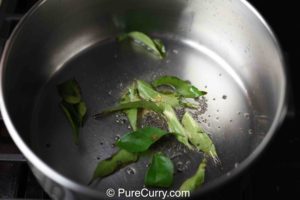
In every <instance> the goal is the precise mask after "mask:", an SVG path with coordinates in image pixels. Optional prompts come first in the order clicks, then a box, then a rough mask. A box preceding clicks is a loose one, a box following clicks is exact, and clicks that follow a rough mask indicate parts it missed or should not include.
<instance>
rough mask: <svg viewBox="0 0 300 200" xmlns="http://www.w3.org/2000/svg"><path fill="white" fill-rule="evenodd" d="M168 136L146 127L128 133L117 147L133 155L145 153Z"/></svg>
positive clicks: (159, 130)
mask: <svg viewBox="0 0 300 200" xmlns="http://www.w3.org/2000/svg"><path fill="white" fill-rule="evenodd" d="M166 134H168V133H167V132H165V131H164V130H161V129H159V128H154V127H146V128H142V129H139V130H137V131H135V132H131V133H127V134H126V135H124V136H123V137H122V138H121V139H120V140H119V141H118V142H117V146H118V147H120V148H122V149H125V150H127V151H129V152H132V153H136V152H143V151H146V150H147V149H148V148H149V147H150V146H151V145H152V144H153V143H155V142H156V141H157V140H159V139H160V138H161V137H162V136H164V135H166Z"/></svg>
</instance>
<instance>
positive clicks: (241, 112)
mask: <svg viewBox="0 0 300 200" xmlns="http://www.w3.org/2000/svg"><path fill="white" fill-rule="evenodd" d="M132 30H138V31H142V32H145V33H148V34H150V35H151V36H155V37H158V38H160V39H162V41H163V42H164V44H165V45H166V48H167V50H168V53H167V58H166V59H164V60H162V61H161V60H158V59H156V58H155V57H153V56H152V55H151V54H148V53H145V52H144V51H143V50H141V49H137V48H132V47H130V46H128V45H124V44H119V43H117V42H116V41H115V38H116V36H117V35H119V34H120V33H122V32H126V31H132ZM0 73H1V76H0V79H1V80H0V84H1V87H0V88H1V89H0V91H1V95H0V96H1V98H0V105H1V112H2V115H3V119H4V121H5V124H6V126H7V128H8V130H9V132H10V134H11V136H12V138H13V140H14V141H15V143H16V144H17V146H18V147H19V148H20V150H21V151H22V153H23V154H24V155H25V157H26V158H27V160H28V163H29V164H30V166H31V169H32V171H33V172H34V174H35V175H36V177H37V179H38V180H39V182H40V183H41V185H42V186H43V188H44V189H45V190H46V191H47V192H48V193H49V194H50V196H51V197H52V198H53V199H100V198H106V195H105V190H106V189H107V188H114V189H117V188H119V187H123V188H125V189H140V188H142V186H143V178H141V177H143V176H144V173H145V170H146V164H147V160H145V159H144V160H142V161H141V162H138V163H135V164H132V165H130V166H129V167H131V168H134V171H135V173H133V174H132V173H127V171H128V168H124V169H122V170H120V171H119V172H117V173H115V174H114V175H112V176H109V177H107V178H105V179H103V180H102V181H100V182H98V183H96V184H94V185H93V186H91V187H89V186H87V182H88V180H89V179H90V177H91V175H92V173H93V170H94V168H95V166H96V164H97V162H98V161H99V160H101V159H104V158H106V157H108V156H109V155H111V154H112V152H114V151H115V150H116V148H115V147H113V146H112V144H113V142H114V138H115V137H116V136H117V135H122V134H123V133H124V132H126V131H127V126H125V125H120V124H116V123H115V116H110V117H107V118H105V119H103V120H101V121H96V120H94V119H93V118H89V119H88V120H87V122H86V125H85V126H84V128H83V130H82V131H81V133H80V144H79V146H76V145H74V144H73V142H72V139H71V128H70V125H69V124H68V122H67V121H66V119H65V117H64V115H63V114H62V112H61V110H60V109H59V107H58V103H59V96H58V95H57V91H56V85H57V84H58V83H60V82H62V81H65V80H67V79H69V78H73V77H75V78H76V79H77V80H78V82H79V83H80V85H81V88H82V93H83V97H84V100H85V101H86V103H87V106H88V108H89V114H94V113H96V112H97V111H99V110H102V109H104V108H106V107H107V106H112V105H113V104H114V103H116V101H117V99H118V98H119V96H120V92H121V91H122V89H123V88H124V87H126V86H127V85H128V84H129V83H130V82H131V81H132V80H133V79H136V78H139V79H146V80H151V79H152V78H153V77H155V76H159V75H176V76H179V77H181V78H184V79H188V80H190V81H191V82H192V83H193V84H195V85H196V86H198V87H199V88H201V89H205V90H207V91H208V95H207V105H208V108H207V111H206V113H205V114H203V115H202V116H201V117H202V118H203V121H204V122H203V123H202V125H203V127H204V128H205V129H206V130H207V131H208V132H209V133H210V134H211V136H212V138H213V141H214V142H215V144H216V148H217V151H218V153H219V156H220V160H221V162H222V164H221V166H218V167H214V166H213V164H212V163H211V162H210V163H209V167H208V170H207V179H206V183H205V185H204V186H203V187H202V188H201V189H199V190H197V191H196V192H195V193H194V195H202V194H203V193H206V192H207V191H208V190H211V189H214V188H216V187H217V186H219V185H222V184H224V183H225V182H227V181H228V180H230V179H231V178H232V177H235V176H236V175H237V174H239V173H241V172H242V171H244V170H245V168H246V167H247V166H249V165H250V164H251V163H252V162H253V161H254V160H255V159H256V158H257V157H258V155H259V154H261V152H262V151H263V150H264V148H265V147H266V145H267V144H268V143H269V142H270V139H271V138H272V136H273V135H274V133H275V131H276V129H277V127H278V126H279V124H280V122H281V121H282V119H283V117H284V116H285V107H286V106H285V105H286V103H285V96H286V73H285V69H284V62H283V59H282V52H281V50H280V48H279V46H278V43H277V41H276V38H275V37H274V35H273V33H272V31H271V30H270V28H269V26H268V25H267V23H266V22H265V21H264V20H263V18H262V17H261V16H260V15H259V14H258V13H257V11H256V10H255V9H254V8H253V7H252V6H251V5H249V3H248V2H246V1H244V0H151V1H150V0H143V1H140V0H122V1H118V0H76V1H74V0H51V1H50V0H48V1H47V0H43V1H40V2H39V3H37V4H36V5H35V6H34V7H33V8H32V9H31V10H30V11H29V13H28V14H27V15H26V16H25V17H24V18H23V20H22V21H21V22H20V23H19V25H18V26H17V28H16V29H15V31H14V32H13V34H12V36H11V38H10V39H9V41H8V42H7V45H6V48H5V51H4V54H3V57H2V60H1V72H0ZM205 119H206V120H205ZM176 148H177V147H174V146H171V147H169V153H174V152H176V151H177V150H178V149H176ZM178 159H179V160H174V163H177V162H180V161H181V162H186V161H190V162H191V164H190V165H189V166H188V169H187V170H185V171H184V172H181V173H179V172H178V173H176V174H175V183H174V187H173V189H176V188H177V187H178V186H179V185H180V183H181V182H182V181H183V180H184V179H186V178H187V177H188V176H190V175H191V174H193V172H194V171H195V169H196V167H197V164H198V163H199V161H200V159H201V155H200V154H193V153H186V154H184V155H183V156H181V157H180V158H178Z"/></svg>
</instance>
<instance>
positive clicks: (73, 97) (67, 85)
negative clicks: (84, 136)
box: [57, 79, 87, 144]
mask: <svg viewBox="0 0 300 200" xmlns="http://www.w3.org/2000/svg"><path fill="white" fill-rule="evenodd" d="M57 89H58V92H59V95H60V96H61V98H62V101H61V103H60V107H61V108H62V110H63V112H64V114H65V116H66V118H67V119H68V121H69V123H70V124H71V127H72V132H73V140H74V142H75V144H78V137H79V128H80V126H83V123H84V120H85V118H86V113H87V108H86V105H85V103H84V102H83V101H82V99H81V93H80V87H79V84H78V83H77V81H76V80H75V79H72V80H69V81H65V82H63V83H62V84H60V85H58V86H57Z"/></svg>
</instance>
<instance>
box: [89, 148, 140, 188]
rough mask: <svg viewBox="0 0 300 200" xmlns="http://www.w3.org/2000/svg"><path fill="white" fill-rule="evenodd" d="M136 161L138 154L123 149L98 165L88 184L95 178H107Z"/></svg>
mask: <svg viewBox="0 0 300 200" xmlns="http://www.w3.org/2000/svg"><path fill="white" fill-rule="evenodd" d="M137 160H138V154H136V153H130V152H128V151H126V150H125V149H121V150H119V151H118V152H116V153H115V154H113V155H112V156H111V157H110V158H107V159H105V160H102V161H100V162H99V163H98V165H97V167H96V169H95V171H94V174H93V177H92V180H91V181H90V183H91V182H92V181H94V180H95V179H97V178H102V177H105V176H108V175H110V174H112V173H114V172H115V171H117V170H119V169H120V168H122V167H124V166H126V165H128V164H130V163H133V162H136V161H137Z"/></svg>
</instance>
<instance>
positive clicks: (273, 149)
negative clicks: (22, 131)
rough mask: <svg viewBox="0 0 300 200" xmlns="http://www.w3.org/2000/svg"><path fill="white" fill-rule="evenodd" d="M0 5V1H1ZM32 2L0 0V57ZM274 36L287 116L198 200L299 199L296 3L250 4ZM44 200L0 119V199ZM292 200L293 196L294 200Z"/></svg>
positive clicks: (265, 0)
mask: <svg viewBox="0 0 300 200" xmlns="http://www.w3.org/2000/svg"><path fill="white" fill-rule="evenodd" d="M0 1H1V0H0ZM36 1H37V0H2V5H1V6H0V55H1V52H2V48H3V46H4V44H5V41H6V40H7V38H8V37H9V35H10V33H11V31H12V29H13V27H14V26H15V25H16V24H17V22H18V21H19V20H20V18H21V17H22V16H23V14H24V13H25V12H26V11H27V10H28V9H29V8H30V7H31V6H32V5H33V3H34V2H36ZM250 2H251V3H252V4H253V5H254V6H255V7H256V8H257V9H258V10H259V11H260V13H262V15H263V16H264V17H265V19H266V20H267V22H268V23H269V24H270V25H271V27H272V28H273V30H274V32H275V33H276V35H277V37H278V39H279V42H280V44H281V46H282V49H283V51H284V53H285V58H286V61H287V64H288V72H289V80H290V93H291V95H290V96H291V97H290V100H289V102H290V103H289V113H288V117H287V118H286V120H285V122H284V123H283V125H282V127H281V128H280V130H279V131H278V133H277V134H276V136H275V137H274V139H273V141H272V142H271V144H270V145H269V147H268V148H267V150H266V151H265V152H264V154H263V155H262V156H261V157H260V159H259V160H258V161H257V162H256V163H255V164H254V165H253V166H252V167H251V168H250V169H249V170H248V171H247V172H245V173H243V174H242V175H241V176H240V177H238V178H237V179H236V180H234V181H232V182H230V183H228V184H227V185H225V186H224V187H222V188H220V189H219V190H218V191H214V192H213V193H212V194H209V195H208V196H207V197H206V198H203V199H218V200H221V199H240V200H253V199H262V198H268V199H269V198H270V199H295V198H294V197H298V198H299V197H300V156H299V155H298V152H299V150H300V135H299V134H300V133H298V131H297V129H296V128H297V126H296V125H297V124H296V123H297V121H298V115H297V114H298V113H299V110H298V109H299V106H298V105H299V104H298V103H296V102H299V101H298V99H297V96H296V95H293V94H296V92H295V91H296V80H297V77H296V76H297V73H296V68H297V67H298V66H300V59H298V57H299V55H300V39H299V38H300V32H299V30H300V27H299V23H297V21H296V20H297V19H299V18H300V13H299V12H297V10H296V9H297V8H298V7H297V1H292V0H290V1H273V0H250ZM1 199H49V197H48V196H47V195H46V194H45V192H44V191H43V189H42V188H41V187H40V186H39V184H38V183H37V181H36V179H35V178H34V177H33V175H32V173H31V171H30V170H29V168H28V166H27V164H26V162H25V159H24V158H23V156H22V155H21V154H20V153H19V151H18V150H17V148H16V147H15V145H14V144H13V141H12V140H11V139H10V137H9V135H8V133H7V130H6V129H5V126H4V124H3V122H2V121H0V200H1ZM296 199H297V198H296Z"/></svg>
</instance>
